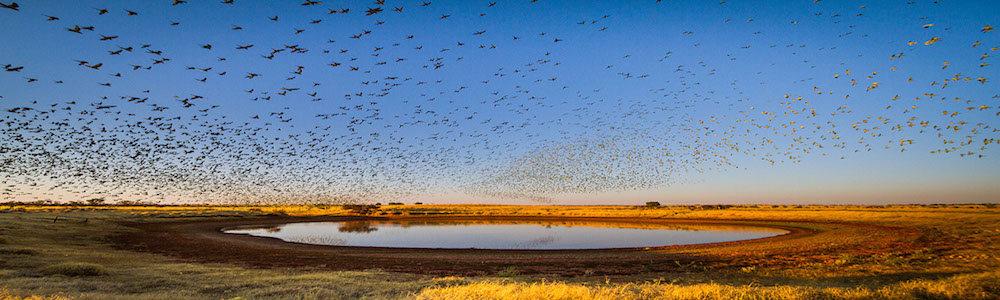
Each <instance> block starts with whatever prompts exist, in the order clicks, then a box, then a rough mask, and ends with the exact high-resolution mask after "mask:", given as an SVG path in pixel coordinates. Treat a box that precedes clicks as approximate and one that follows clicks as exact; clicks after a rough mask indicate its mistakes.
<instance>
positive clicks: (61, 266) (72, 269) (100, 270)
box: [40, 262, 108, 276]
mask: <svg viewBox="0 0 1000 300" xmlns="http://www.w3.org/2000/svg"><path fill="white" fill-rule="evenodd" d="M40 271H42V273H43V274H46V275H63V276H98V275H104V274H108V271H107V269H105V268H104V267H103V266H101V265H98V264H92V263H82V262H64V263H58V264H54V265H50V266H47V267H44V268H42V269H41V270H40Z"/></svg>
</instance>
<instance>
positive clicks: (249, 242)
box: [112, 216, 915, 276]
mask: <svg viewBox="0 0 1000 300" xmlns="http://www.w3.org/2000/svg"><path fill="white" fill-rule="evenodd" d="M374 219H382V220H387V218H366V217H352V216H331V217H308V218H306V217H302V218H299V217H264V218H241V219H229V220H221V221H220V220H213V221H184V222H154V223H127V224H123V225H126V226H129V227H133V228H135V229H138V230H137V231H134V232H127V233H122V234H119V235H116V236H114V237H112V242H113V243H114V244H115V245H116V247H118V248H120V249H127V250H134V251H145V252H154V253H160V254H164V255H167V256H171V257H176V258H179V259H182V260H188V261H195V262H206V263H233V264H239V265H245V266H251V267H260V268H288V267H305V268H317V269H329V270H365V269H382V270H385V271H395V272H408V273H419V274H428V275H477V274H493V273H495V272H497V271H498V270H502V269H504V268H507V267H510V266H515V267H516V268H517V270H518V271H519V272H520V273H522V274H543V275H546V276H579V275H583V274H588V275H612V276H615V275H633V274H640V273H646V272H692V271H700V270H708V269H711V270H718V269H727V268H738V267H742V266H748V265H789V264H800V263H803V262H822V261H824V260H829V259H831V258H832V257H836V255H838V253H844V252H850V253H854V254H857V255H871V254H874V253H880V252H884V251H887V250H886V249H889V250H891V249H899V248H901V247H910V246H912V243H911V242H906V241H907V240H912V236H913V235H914V234H915V232H913V231H912V230H908V229H905V228H896V227H885V226H877V225H868V224H859V223H814V222H789V221H769V220H691V219H615V218H557V217H533V218H532V217H510V218H505V217H493V218H489V219H494V220H497V219H511V220H552V221H594V220H599V221H622V222H633V223H635V222H655V223H688V224H690V223H709V224H729V225H753V226H766V227H774V228H781V229H784V230H788V231H789V232H790V233H788V234H785V235H780V236H775V237H770V238H763V239H756V240H747V241H736V242H725V243H714V244H699V245H682V246H666V247H657V248H645V249H613V250H474V249H469V250H467V249H393V248H373V247H341V246H319V245H308V244H297V243H288V242H284V241H281V240H277V239H273V238H266V237H255V236H248V235H236V234H225V233H222V231H221V229H222V228H225V227H230V226H241V225H265V224H280V223H288V222H308V221H348V220H353V221H357V220H374ZM391 219H403V218H389V219H388V220H391ZM408 219H421V220H428V219H436V220H456V219H476V218H473V217H420V218H408ZM478 219H485V218H478Z"/></svg>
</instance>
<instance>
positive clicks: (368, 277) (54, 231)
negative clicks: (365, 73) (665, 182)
mask: <svg viewBox="0 0 1000 300" xmlns="http://www.w3.org/2000/svg"><path fill="white" fill-rule="evenodd" d="M348 213H350V212H349V211H348V210H345V209H343V208H341V207H340V206H165V207H155V206H130V207H119V206H83V207H65V206H48V207H42V206H3V207H0V287H5V288H6V290H4V289H0V299H19V297H27V296H34V295H37V296H40V297H50V296H53V295H55V296H56V297H62V298H83V299H178V298H185V299H232V298H237V297H242V298H261V299H301V298H323V299H357V298H373V299H402V298H413V297H417V298H424V299H538V298H544V299H579V298H598V299H705V298H707V299H769V298H781V299H869V298H887V299H928V298H931V299H933V298H943V299H949V298H950V299H977V298H978V299H993V298H998V297H1000V288H998V287H997V284H996V283H997V282H1000V273H998V272H997V271H994V270H997V269H1000V209H997V208H995V207H993V206H985V205H940V206H776V207H773V206H735V207H718V206H690V207H689V206H667V207H660V208H645V207H625V206H492V205H393V206H382V207H381V208H380V209H379V210H378V211H376V212H375V213H374V214H373V215H374V216H376V217H407V216H482V217H498V216H514V217H613V218H657V219H712V220H744V222H758V223H762V224H764V223H766V224H781V223H782V222H789V224H797V225H796V226H801V227H815V228H817V229H820V230H821V231H820V233H819V234H817V235H815V236H813V237H809V238H804V239H788V240H784V241H779V242H775V243H774V244H772V245H755V244H753V243H750V244H746V245H735V246H729V247H726V248H714V247H703V248H684V249H683V250H670V249H661V250H650V251H663V252H678V251H683V252H686V253H692V254H699V255H724V254H726V253H728V252H733V251H736V252H741V251H743V252H753V251H763V250H761V249H762V248H764V247H771V248H769V249H771V250H768V251H773V248H779V249H780V248H781V247H784V246H788V247H802V246H803V245H802V243H804V242H802V241H808V243H810V244H813V245H814V246H816V247H817V248H823V247H828V248H829V249H840V248H837V247H834V246H831V245H833V244H837V243H846V241H848V240H851V239H856V238H867V239H872V240H873V241H877V240H878V239H879V238H881V236H879V235H877V234H874V233H873V234H872V235H868V234H869V233H865V232H856V231H850V230H846V231H830V232H833V233H835V234H824V233H823V230H828V229H829V228H828V227H830V226H833V225H823V224H818V225H817V224H813V223H802V224H799V223H795V222H798V221H813V222H830V223H843V224H852V223H865V224H876V225H883V226H892V227H900V228H908V229H912V231H913V232H915V236H914V237H912V238H914V239H916V240H917V241H916V242H915V244H916V245H920V246H919V247H910V248H907V249H898V250H897V249H885V251H882V252H879V253H877V254H876V255H866V254H864V253H853V252H850V251H844V252H838V251H840V250H836V251H835V250H830V253H828V256H829V259H828V260H820V261H815V260H813V261H802V262H801V263H799V262H798V261H796V260H790V264H778V265H775V264H767V263H764V262H766V261H767V259H768V258H761V262H762V263H761V264H759V265H758V264H755V263H754V262H747V263H746V264H745V266H743V267H739V268H720V269H712V268H691V269H685V270H684V271H683V272H673V273H652V274H637V275H636V276H635V277H632V278H622V277H617V278H605V277H603V276H580V277H573V278H551V277H548V276H545V275H544V274H541V275H537V274H535V275H519V274H518V272H517V268H516V266H512V268H511V269H509V270H505V271H504V272H498V273H496V274H488V275H485V276H479V277H433V276H426V275H420V274H405V273H389V272H383V271H380V270H367V271H359V272H338V271H328V270H321V269H319V268H315V269H313V268H279V269H250V268H245V267H240V266H233V265H225V264H198V263H190V262H186V261H180V260H177V259H173V258H168V257H164V256H160V255H156V254H150V253H138V252H131V251H124V250H116V249H115V248H114V247H112V245H111V244H110V242H109V241H108V239H107V238H108V237H109V236H111V235H113V234H115V233H117V232H123V231H131V230H134V229H132V228H129V227H126V226H121V225H120V223H121V222H136V221H141V222H170V221H178V220H192V219H220V220H221V219H232V218H254V217H259V216H265V215H292V216H316V215H339V214H348ZM746 220H749V221H746ZM609 226H610V225H609ZM796 243H798V244H796ZM805 246H809V245H805ZM823 249H826V248H823Z"/></svg>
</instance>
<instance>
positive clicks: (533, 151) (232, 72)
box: [0, 0, 1000, 204]
mask: <svg viewBox="0 0 1000 300" xmlns="http://www.w3.org/2000/svg"><path fill="white" fill-rule="evenodd" d="M7 1H8V2H2V1H0V3H3V4H5V5H10V4H9V3H10V2H9V1H10V0H7ZM181 2H183V1H181ZM312 3H313V2H307V1H248V0H235V1H233V2H232V3H225V1H214V0H213V1H196V0H191V1H187V2H186V3H175V1H173V0H157V1H19V2H18V6H17V10H15V9H10V8H0V37H2V39H3V41H4V42H3V43H0V66H4V70H3V71H2V72H0V96H2V98H0V108H2V109H3V111H0V121H2V122H3V123H0V130H2V131H3V134H4V135H3V136H0V142H3V143H4V144H5V145H7V146H4V148H0V150H2V151H0V159H2V160H3V161H4V162H5V164H4V167H3V168H0V176H3V178H4V183H5V187H4V192H3V195H2V196H3V197H4V198H3V199H8V200H32V199H51V200H59V201H66V200H78V199H84V198H90V197H107V198H109V199H113V200H144V201H163V202H204V201H209V202H225V201H236V202H242V203H275V202H282V201H292V202H315V201H338V200H356V201H382V202H385V201H423V202H435V203H444V202H484V203H553V202H554V203H564V204H579V203H603V204H634V203H641V202H644V201H654V200H655V201H660V202H663V203H685V204H687V203H863V204H864V203H872V204H879V203H957V202H998V201H1000V185H998V184H996V182H1000V171H998V170H1000V153H998V151H997V147H996V146H997V144H998V143H1000V141H997V139H998V138H1000V135H998V134H997V130H996V128H994V127H995V125H1000V122H998V120H1000V96H997V95H998V94H1000V76H998V75H1000V74H998V73H1000V72H998V69H997V66H994V63H995V62H996V56H997V55H1000V52H998V51H997V47H1000V31H995V30H992V26H1000V17H998V16H997V14H995V13H994V12H996V11H1000V3H998V2H996V1H948V0H943V1H922V0H918V1H831V0H826V1H816V2H813V1H782V2H774V1H728V0H727V1H716V2H712V1H676V0H664V1H586V2H580V1H554V0H538V1H527V0H526V1H496V3H495V4H491V2H490V1H439V0H435V1H427V2H425V1H392V0H387V1H385V2H384V3H376V2H374V1H322V2H316V3H315V4H312ZM425 4H426V5H425ZM104 9H106V10H107V12H106V13H102V12H103V10H104ZM130 12H131V13H130ZM368 12H371V13H370V14H369V13H368ZM991 24H992V26H991ZM91 26H92V27H93V30H88V29H87V28H89V27H91ZM77 31H78V32H77ZM164 59H166V60H164ZM22 67H23V68H22Z"/></svg>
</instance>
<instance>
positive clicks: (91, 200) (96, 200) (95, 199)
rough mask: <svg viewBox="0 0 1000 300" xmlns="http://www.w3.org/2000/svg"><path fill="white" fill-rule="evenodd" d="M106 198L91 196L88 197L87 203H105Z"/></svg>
mask: <svg viewBox="0 0 1000 300" xmlns="http://www.w3.org/2000/svg"><path fill="white" fill-rule="evenodd" d="M103 204H104V198H91V199H87V205H103Z"/></svg>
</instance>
